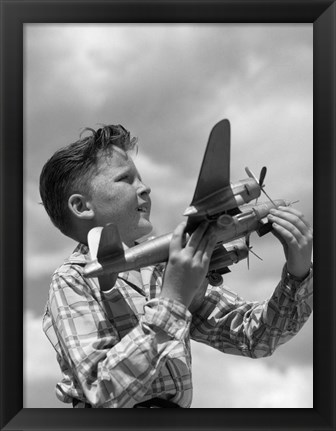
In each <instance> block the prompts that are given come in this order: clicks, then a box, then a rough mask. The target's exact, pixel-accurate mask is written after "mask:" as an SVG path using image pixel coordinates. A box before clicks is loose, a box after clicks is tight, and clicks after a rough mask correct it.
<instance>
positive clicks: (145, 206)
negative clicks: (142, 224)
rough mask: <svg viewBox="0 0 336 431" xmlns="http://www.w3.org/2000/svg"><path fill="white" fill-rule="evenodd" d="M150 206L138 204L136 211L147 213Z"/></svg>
mask: <svg viewBox="0 0 336 431" xmlns="http://www.w3.org/2000/svg"><path fill="white" fill-rule="evenodd" d="M149 208H150V206H149V205H148V204H143V205H140V206H138V211H139V212H141V213H148V212H149Z"/></svg>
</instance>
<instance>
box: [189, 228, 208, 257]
mask: <svg viewBox="0 0 336 431" xmlns="http://www.w3.org/2000/svg"><path fill="white" fill-rule="evenodd" d="M208 226H209V223H208V222H206V221H204V222H202V223H201V224H200V225H199V226H197V228H196V230H195V231H194V232H193V233H192V234H191V236H190V238H189V240H188V242H187V244H186V246H185V249H186V250H187V251H189V252H190V253H191V254H192V255H194V254H195V252H196V250H197V249H198V248H199V245H200V243H201V241H202V238H203V237H204V234H205V232H206V230H207V228H208Z"/></svg>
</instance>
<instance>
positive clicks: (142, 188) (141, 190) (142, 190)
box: [138, 181, 152, 195]
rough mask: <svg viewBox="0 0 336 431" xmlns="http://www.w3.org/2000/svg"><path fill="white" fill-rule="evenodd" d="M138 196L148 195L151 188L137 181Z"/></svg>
mask: <svg viewBox="0 0 336 431" xmlns="http://www.w3.org/2000/svg"><path fill="white" fill-rule="evenodd" d="M138 190H139V194H140V195H143V194H144V193H146V194H148V195H149V194H150V192H151V191H152V190H151V188H150V187H149V186H147V185H146V184H144V183H143V182H142V181H139V188H138Z"/></svg>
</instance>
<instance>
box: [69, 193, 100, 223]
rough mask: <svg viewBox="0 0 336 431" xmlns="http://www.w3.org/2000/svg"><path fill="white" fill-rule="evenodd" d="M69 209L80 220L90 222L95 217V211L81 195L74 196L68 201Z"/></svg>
mask: <svg viewBox="0 0 336 431" xmlns="http://www.w3.org/2000/svg"><path fill="white" fill-rule="evenodd" d="M68 207H69V209H70V211H71V212H72V214H73V215H75V216H76V217H78V218H81V219H86V220H90V219H92V218H93V217H94V211H93V208H92V206H91V204H90V202H88V201H87V199H86V198H85V197H84V196H83V195H81V194H78V193H76V194H73V195H71V196H70V197H69V199H68Z"/></svg>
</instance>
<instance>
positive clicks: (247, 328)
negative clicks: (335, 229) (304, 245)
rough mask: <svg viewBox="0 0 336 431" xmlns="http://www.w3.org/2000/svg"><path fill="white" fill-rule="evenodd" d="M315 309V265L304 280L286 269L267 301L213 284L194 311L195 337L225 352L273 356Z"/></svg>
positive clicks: (253, 356)
mask: <svg viewBox="0 0 336 431" xmlns="http://www.w3.org/2000/svg"><path fill="white" fill-rule="evenodd" d="M312 310H313V268H312V267H311V269H310V271H309V274H308V275H307V276H306V278H305V279H304V280H302V281H301V282H299V281H295V280H294V279H292V278H291V277H290V276H289V274H288V273H287V270H286V266H285V267H284V268H283V271H282V277H281V280H280V282H279V284H278V286H277V287H276V289H275V291H274V293H273V295H272V296H271V297H270V298H269V299H268V300H266V301H264V302H262V303H260V302H248V301H244V300H243V299H242V298H240V297H239V296H238V295H236V294H235V293H233V292H231V291H230V290H229V289H227V288H225V287H224V286H223V285H221V286H219V287H212V286H209V288H208V291H207V294H206V296H205V300H204V302H203V304H202V305H201V306H200V307H199V308H198V309H197V310H196V312H195V313H194V314H193V318H192V323H191V327H190V334H191V338H192V339H194V340H196V341H199V342H202V343H205V344H208V345H210V346H212V347H214V348H216V349H218V350H220V351H222V352H225V353H230V354H234V355H242V356H248V357H251V358H261V357H266V356H270V355H271V354H272V353H273V352H274V350H275V349H276V348H277V347H278V346H280V345H281V344H283V343H285V342H287V341H288V340H290V339H291V338H293V337H294V335H295V334H297V333H298V332H299V330H300V329H301V328H302V326H303V325H304V323H305V322H306V321H307V319H308V317H309V316H310V314H311V312H312Z"/></svg>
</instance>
